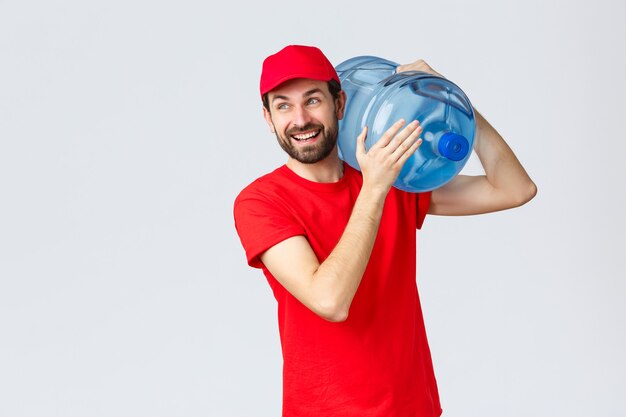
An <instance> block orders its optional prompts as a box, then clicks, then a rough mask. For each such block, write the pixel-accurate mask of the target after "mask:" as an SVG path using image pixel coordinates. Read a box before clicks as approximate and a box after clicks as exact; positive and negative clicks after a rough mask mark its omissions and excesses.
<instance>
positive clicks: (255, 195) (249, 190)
mask: <svg viewBox="0 0 626 417" xmlns="http://www.w3.org/2000/svg"><path fill="white" fill-rule="evenodd" d="M282 171H283V167H279V168H276V169H275V170H274V171H272V172H269V173H267V174H265V175H263V176H261V177H259V178H257V179H256V180H254V181H252V182H251V183H250V184H248V185H246V186H245V187H244V188H243V189H242V190H241V191H240V192H239V194H238V195H237V197H236V198H235V206H237V205H238V204H239V203H241V202H242V201H244V200H247V199H262V200H268V199H271V195H272V194H275V193H276V192H277V190H278V189H280V188H281V184H284V175H283V174H282Z"/></svg>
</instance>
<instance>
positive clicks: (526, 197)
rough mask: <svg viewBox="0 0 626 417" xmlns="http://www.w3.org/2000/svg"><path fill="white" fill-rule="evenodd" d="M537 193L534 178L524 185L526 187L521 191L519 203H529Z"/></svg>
mask: <svg viewBox="0 0 626 417" xmlns="http://www.w3.org/2000/svg"><path fill="white" fill-rule="evenodd" d="M536 195H537V185H536V184H535V183H534V182H533V181H532V180H529V182H528V184H526V187H524V189H523V190H522V192H521V195H520V197H519V200H518V202H519V203H520V204H519V205H520V206H521V205H523V204H526V203H528V202H529V201H530V200H532V199H533V198H535V196H536Z"/></svg>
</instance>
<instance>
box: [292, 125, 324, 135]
mask: <svg viewBox="0 0 626 417" xmlns="http://www.w3.org/2000/svg"><path fill="white" fill-rule="evenodd" d="M307 130H324V126H322V125H318V124H315V123H309V124H307V125H305V126H303V127H292V128H291V129H289V130H288V131H287V132H286V133H287V135H289V136H291V135H297V134H298V133H302V132H306V131H307Z"/></svg>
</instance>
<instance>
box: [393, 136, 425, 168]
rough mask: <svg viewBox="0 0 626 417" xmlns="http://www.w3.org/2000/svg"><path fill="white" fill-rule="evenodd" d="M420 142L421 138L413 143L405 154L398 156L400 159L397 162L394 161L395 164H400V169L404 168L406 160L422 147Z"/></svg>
mask: <svg viewBox="0 0 626 417" xmlns="http://www.w3.org/2000/svg"><path fill="white" fill-rule="evenodd" d="M422 142H423V141H422V139H421V138H420V139H417V140H416V141H415V142H413V144H412V145H411V146H410V147H409V149H407V151H406V152H404V153H403V154H402V155H400V158H398V160H397V161H396V164H400V166H401V167H402V166H404V163H405V162H406V161H407V159H409V158H410V157H411V155H413V154H414V153H415V151H417V149H418V148H419V147H420V146H421V145H422Z"/></svg>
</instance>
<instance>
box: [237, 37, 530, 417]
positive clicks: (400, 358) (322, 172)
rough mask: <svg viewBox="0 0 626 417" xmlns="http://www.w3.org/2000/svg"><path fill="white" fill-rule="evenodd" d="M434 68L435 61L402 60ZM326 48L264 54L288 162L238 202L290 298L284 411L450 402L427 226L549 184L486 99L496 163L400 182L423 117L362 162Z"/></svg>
mask: <svg viewBox="0 0 626 417" xmlns="http://www.w3.org/2000/svg"><path fill="white" fill-rule="evenodd" d="M406 70H425V71H430V72H434V71H433V70H432V69H431V68H430V67H429V66H428V65H427V64H426V63H425V62H423V61H417V62H415V63H413V64H409V65H404V66H400V67H399V68H398V71H406ZM339 81H340V80H339V78H338V76H337V73H336V72H335V70H334V68H333V66H332V64H331V63H330V62H329V61H328V59H327V58H326V57H325V56H324V54H323V53H322V52H321V51H320V50H319V49H317V48H315V47H308V46H299V45H291V46H287V47H286V48H284V49H282V50H281V51H279V52H278V53H276V54H274V55H271V56H269V57H268V58H266V59H265V61H264V63H263V69H262V74H261V85H260V87H261V97H262V100H263V103H264V109H263V113H264V116H265V120H266V121H267V123H268V126H269V128H270V131H271V132H273V133H274V134H275V135H276V138H277V140H278V143H279V144H280V146H281V147H282V148H283V149H284V150H285V151H286V152H287V154H288V159H287V163H286V165H284V166H282V167H280V168H278V169H276V170H275V171H273V172H272V173H270V174H267V175H265V176H263V177H261V178H259V179H257V180H256V181H254V182H253V183H252V184H250V185H249V186H247V187H246V188H245V189H244V190H243V191H242V192H241V193H240V194H239V196H238V197H237V199H236V201H235V206H234V215H235V225H236V228H237V232H238V233H239V236H240V238H241V242H242V244H243V247H244V249H245V251H246V256H247V261H248V263H249V264H250V265H251V266H253V267H257V268H261V269H262V270H263V272H264V274H265V276H266V278H267V280H268V282H269V284H270V286H271V288H272V290H273V293H274V296H275V298H276V300H277V301H278V323H279V331H280V337H281V345H282V351H283V359H284V366H283V416H288V417H296V416H297V417H300V416H316V417H319V416H324V417H333V416H359V417H364V416H368V417H370V416H374V417H376V416H381V417H382V416H385V417H387V416H393V417H409V416H411V417H416V416H420V417H422V416H423V417H425V416H428V417H432V416H439V415H440V414H441V407H440V404H439V395H438V392H437V384H436V380H435V376H434V372H433V367H432V361H431V357H430V351H429V348H428V342H427V338H426V332H425V329H424V321H423V318H422V312H421V307H420V303H419V297H418V293H417V286H416V279H415V278H416V276H415V271H416V265H415V264H416V236H415V235H416V233H415V229H419V228H420V227H421V225H422V222H423V220H424V217H425V215H426V213H429V214H439V215H467V214H478V213H487V212H493V211H497V210H504V209H508V208H512V207H516V206H519V205H521V204H524V203H525V202H527V201H529V200H530V199H532V198H533V197H534V195H535V193H536V188H535V185H534V184H533V182H532V181H531V179H530V178H529V177H528V175H527V174H526V172H525V170H524V168H523V167H522V166H521V165H520V163H519V162H518V160H517V158H516V157H515V155H514V154H513V152H512V151H511V149H510V148H509V147H508V146H507V145H506V143H505V142H504V140H503V139H502V137H501V136H500V135H499V134H498V133H497V132H496V131H495V130H494V129H493V128H492V127H491V126H490V125H489V123H487V121H486V120H485V119H483V118H482V117H481V116H480V114H478V113H477V112H476V118H477V119H476V120H477V133H476V138H475V145H474V148H475V151H476V153H477V154H478V156H479V158H480V161H481V163H482V165H483V167H484V169H485V174H486V175H483V176H457V177H455V178H454V179H453V180H452V181H450V182H449V183H448V184H446V185H445V186H443V187H441V188H439V189H436V190H434V191H432V192H428V193H419V194H415V193H407V192H404V191H400V190H398V189H396V188H394V187H392V184H393V183H394V181H395V180H396V178H397V176H398V174H399V172H400V170H401V168H402V166H403V164H404V163H405V162H406V160H407V159H408V158H409V157H410V156H411V155H412V154H413V153H414V152H415V150H416V149H417V148H418V147H419V146H420V144H421V139H419V135H420V133H421V127H420V125H419V122H418V121H410V120H408V121H404V120H399V121H398V122H396V123H395V124H394V125H393V126H392V127H391V128H390V129H389V130H388V131H387V132H386V133H385V134H384V135H383V136H382V137H381V138H380V139H379V140H378V141H377V142H376V144H375V145H373V146H372V147H371V148H370V149H365V138H366V135H367V129H366V128H365V129H364V130H363V131H362V132H360V134H359V135H358V137H357V138H355V140H356V141H357V155H356V156H357V161H358V163H359V166H360V169H361V172H359V171H356V170H354V169H352V168H351V167H350V166H349V165H347V164H345V163H343V162H342V161H341V160H340V159H339V156H338V151H337V132H338V120H340V119H341V118H342V117H343V115H344V114H343V113H344V107H345V102H346V96H345V93H344V92H343V91H341V90H340V87H339Z"/></svg>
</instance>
